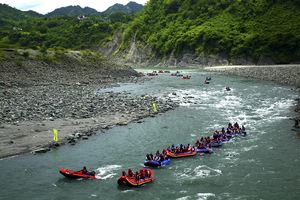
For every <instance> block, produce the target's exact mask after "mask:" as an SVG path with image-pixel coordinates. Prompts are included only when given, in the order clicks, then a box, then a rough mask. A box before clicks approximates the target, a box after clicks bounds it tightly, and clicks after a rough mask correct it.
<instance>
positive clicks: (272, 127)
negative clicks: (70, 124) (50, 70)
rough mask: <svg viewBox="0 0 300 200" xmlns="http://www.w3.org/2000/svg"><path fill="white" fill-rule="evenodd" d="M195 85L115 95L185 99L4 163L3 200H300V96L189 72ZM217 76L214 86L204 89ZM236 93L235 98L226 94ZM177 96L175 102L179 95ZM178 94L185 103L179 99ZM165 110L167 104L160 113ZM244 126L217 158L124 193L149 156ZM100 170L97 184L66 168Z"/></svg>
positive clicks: (174, 169)
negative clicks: (72, 176)
mask: <svg viewBox="0 0 300 200" xmlns="http://www.w3.org/2000/svg"><path fill="white" fill-rule="evenodd" d="M188 73H189V74H191V75H192V79H191V80H180V79H179V78H176V77H171V76H170V75H166V74H165V75H160V76H159V77H155V78H153V79H152V80H151V81H148V82H145V83H139V84H137V85H134V84H124V85H122V86H121V87H117V88H111V89H105V90H102V91H99V92H100V93H101V92H106V91H118V92H120V91H127V92H130V93H132V94H139V95H140V94H151V95H155V96H158V97H162V98H171V99H173V100H176V101H178V103H179V104H180V107H178V108H176V109H175V110H173V111H170V112H167V113H164V114H160V115H158V116H157V117H155V118H148V119H145V120H144V123H142V124H139V123H131V124H129V125H128V126H122V127H115V128H113V129H110V130H108V131H107V132H105V133H104V134H99V135H98V136H94V137H92V138H90V139H89V140H88V141H82V142H80V143H79V144H77V145H75V146H68V145H67V146H63V147H61V148H59V149H58V150H53V151H51V152H49V153H46V154H41V155H31V154H27V155H22V156H18V157H14V158H10V159H4V160H0V170H1V172H2V173H1V175H0V179H1V188H0V199H11V200H12V199H39V200H40V199H72V200H73V199H180V200H185V199H189V200H190V199H200V200H202V199H203V200H205V199H296V198H297V197H299V196H300V190H299V188H300V168H299V165H300V157H299V156H300V146H299V142H300V141H299V138H297V137H296V134H295V132H293V131H291V128H292V126H293V121H292V120H290V118H292V117H293V116H294V112H293V106H294V104H295V102H294V100H293V99H295V98H296V97H297V94H296V93H295V92H294V91H291V90H290V88H289V87H284V86H280V85H276V84H274V83H272V82H266V81H257V80H251V79H246V78H241V77H234V76H224V75H219V74H211V73H204V72H195V71H188ZM206 76H212V81H211V83H210V84H208V85H205V84H203V81H204V79H205V77H206ZM225 86H230V87H231V88H232V91H230V92H227V91H225ZM172 93H173V94H172ZM174 93H176V95H174ZM157 106H158V108H159V105H157ZM229 121H231V122H235V121H237V122H239V123H241V124H243V125H245V127H246V128H247V130H248V133H249V134H248V136H247V137H245V138H236V139H234V140H231V141H230V142H228V143H226V144H224V145H223V147H221V148H219V149H215V150H214V153H213V154H210V155H197V156H196V157H191V158H183V159H177V160H172V162H171V164H170V165H168V166H167V167H166V168H162V169H155V170H154V173H155V176H156V180H155V182H153V183H151V184H147V185H145V186H142V187H139V188H121V187H119V186H118V185H117V179H118V176H119V174H120V171H121V170H122V169H127V168H132V169H134V170H137V169H138V168H140V167H141V166H143V165H142V164H143V161H144V157H145V155H146V153H150V152H155V151H156V150H157V149H160V150H161V149H162V148H163V147H167V146H169V145H171V144H180V143H184V144H187V143H193V142H194V141H195V140H196V138H198V137H200V136H206V135H209V134H210V133H211V132H212V131H213V130H214V129H216V128H221V127H222V126H226V124H227V123H228V122H229ZM84 165H85V166H87V167H88V168H92V169H95V170H96V172H97V180H68V179H66V178H64V177H63V176H61V175H60V174H59V173H58V169H59V168H60V167H65V168H71V169H80V168H81V167H82V166H84Z"/></svg>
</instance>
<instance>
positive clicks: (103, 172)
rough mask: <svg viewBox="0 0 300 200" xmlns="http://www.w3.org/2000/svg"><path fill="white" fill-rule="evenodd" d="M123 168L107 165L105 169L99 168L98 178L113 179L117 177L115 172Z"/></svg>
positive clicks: (97, 171) (97, 170)
mask: <svg viewBox="0 0 300 200" xmlns="http://www.w3.org/2000/svg"><path fill="white" fill-rule="evenodd" d="M121 167H122V166H121V165H107V166H104V167H99V168H98V169H96V178H97V179H102V180H105V179H108V178H112V177H114V176H115V175H117V173H116V172H115V171H117V170H119V169H120V168H121Z"/></svg>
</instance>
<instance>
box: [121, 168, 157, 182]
mask: <svg viewBox="0 0 300 200" xmlns="http://www.w3.org/2000/svg"><path fill="white" fill-rule="evenodd" d="M146 170H147V173H148V174H149V176H147V177H146V178H141V179H139V180H137V179H136V178H135V177H128V176H127V175H126V176H120V178H119V179H118V184H119V185H127V186H140V185H144V184H146V183H150V182H152V181H154V179H155V178H154V174H153V171H152V170H151V169H146Z"/></svg>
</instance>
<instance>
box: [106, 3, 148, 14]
mask: <svg viewBox="0 0 300 200" xmlns="http://www.w3.org/2000/svg"><path fill="white" fill-rule="evenodd" d="M142 9H143V5H141V4H138V3H136V2H132V1H130V2H129V3H128V4H126V5H122V4H118V3H116V4H114V5H113V6H111V7H109V8H108V9H106V10H105V11H104V12H102V14H103V15H106V16H109V15H111V14H114V13H118V12H123V13H136V12H139V11H141V10H142Z"/></svg>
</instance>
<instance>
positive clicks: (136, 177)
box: [135, 171, 140, 181]
mask: <svg viewBox="0 0 300 200" xmlns="http://www.w3.org/2000/svg"><path fill="white" fill-rule="evenodd" d="M135 180H136V181H139V180H140V175H139V172H138V171H136V172H135Z"/></svg>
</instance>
